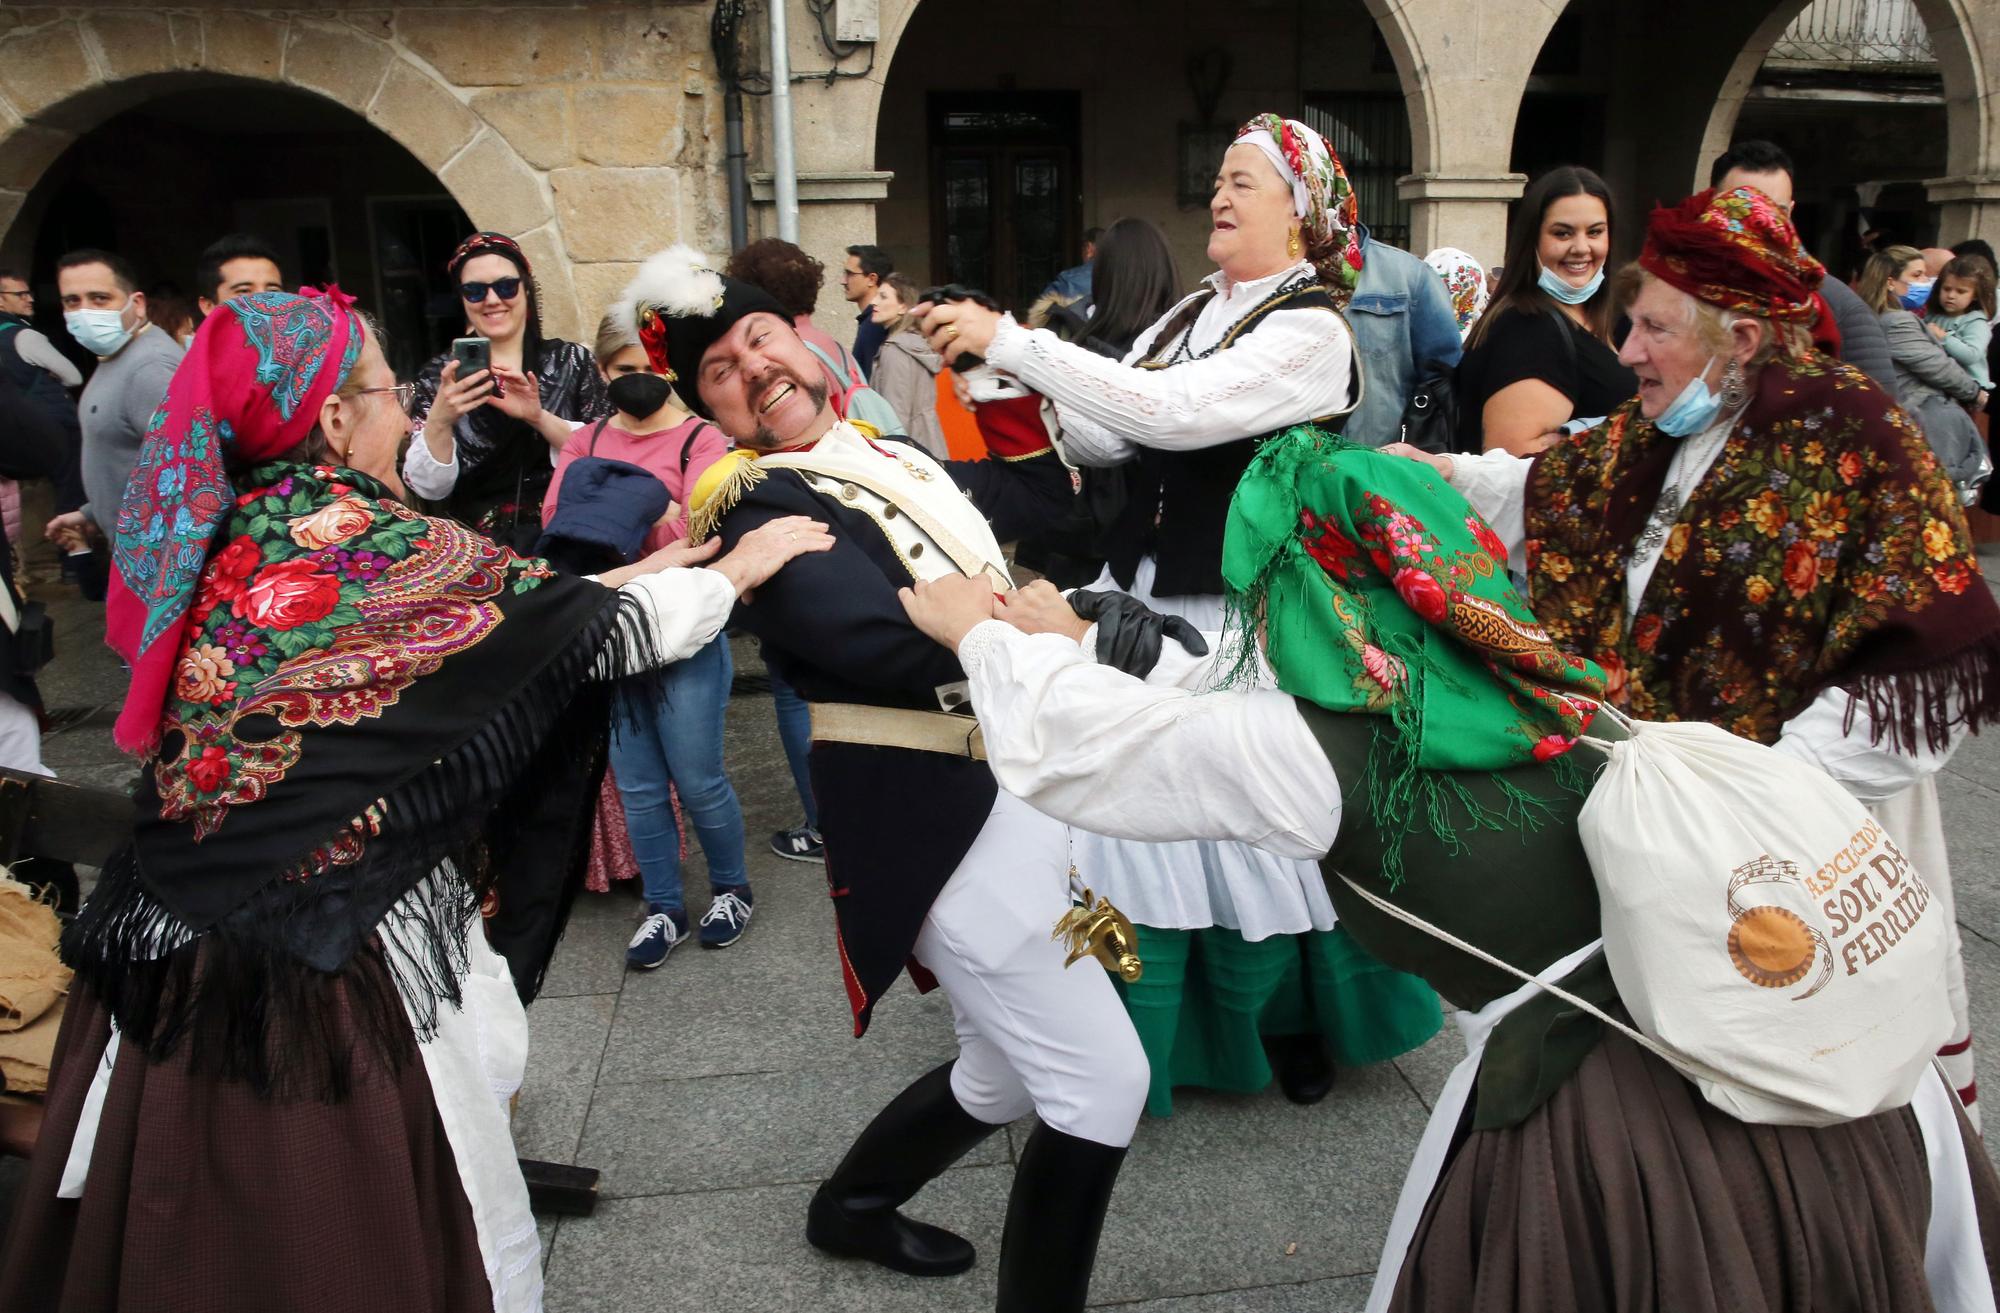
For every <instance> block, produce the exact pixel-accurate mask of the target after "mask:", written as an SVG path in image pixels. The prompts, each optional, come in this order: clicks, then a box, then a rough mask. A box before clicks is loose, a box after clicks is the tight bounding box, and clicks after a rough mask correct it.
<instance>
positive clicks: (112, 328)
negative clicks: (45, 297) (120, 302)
mask: <svg viewBox="0 0 2000 1313" xmlns="http://www.w3.org/2000/svg"><path fill="white" fill-rule="evenodd" d="M126 304H127V305H129V304H131V303H130V302H129V301H128V302H127V303H126ZM63 326H64V327H65V328H67V329H69V335H70V336H71V337H73V338H75V339H76V342H77V345H78V346H80V347H82V348H83V349H84V350H85V351H88V352H90V354H92V355H94V356H115V355H117V354H118V351H119V349H120V348H121V347H123V346H124V345H125V344H126V343H127V342H129V341H131V340H132V330H131V329H129V328H127V327H125V311H124V309H123V308H120V309H117V310H66V311H64V312H63Z"/></svg>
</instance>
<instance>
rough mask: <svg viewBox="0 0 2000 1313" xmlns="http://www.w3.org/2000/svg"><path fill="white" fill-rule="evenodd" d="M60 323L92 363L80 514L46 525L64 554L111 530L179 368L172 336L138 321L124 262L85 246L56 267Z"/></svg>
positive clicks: (141, 311)
mask: <svg viewBox="0 0 2000 1313" xmlns="http://www.w3.org/2000/svg"><path fill="white" fill-rule="evenodd" d="M56 290H57V291H58V292H60V293H61V294H62V306H63V323H64V325H65V326H66V327H67V328H68V329H69V332H70V336H71V337H74V338H75V339H76V340H77V342H78V343H79V344H80V345H81V346H82V347H83V348H84V350H86V351H89V352H90V353H91V354H93V355H95V356H96V357H97V359H98V364H97V372H96V373H94V374H92V375H91V376H90V382H89V383H88V384H86V385H85V386H84V389H83V398H82V401H81V403H80V413H79V416H78V418H79V419H80V420H81V422H82V428H83V492H84V497H85V502H84V505H83V507H82V509H81V510H74V511H64V512H63V513H61V514H59V515H57V516H56V517H55V518H54V519H53V520H50V521H49V524H48V529H47V534H48V536H49V538H51V539H53V540H54V541H56V542H58V543H60V544H62V546H63V547H64V548H65V549H66V550H69V551H77V550H79V549H80V548H81V547H83V546H84V545H85V542H86V536H87V535H88V534H91V533H95V535H96V536H97V537H99V538H102V539H105V540H107V541H108V540H109V539H110V538H111V536H112V534H113V532H114V531H115V530H116V528H117V517H118V505H119V503H120V502H122V501H123V500H124V499H125V485H126V484H127V483H129V482H131V479H132V467H133V466H134V465H135V464H137V463H138V460H139V444H140V443H141V442H142V441H143V440H144V439H145V436H146V425H147V423H148V422H149V421H150V420H151V419H152V417H153V412H154V411H155V410H157V409H158V408H159V405H160V402H161V400H162V399H163V398H164V397H165V396H166V395H167V384H168V383H170V382H172V381H173V377H174V370H175V369H176V368H178V367H179V365H180V363H181V347H180V343H178V342H176V341H174V338H173V334H171V333H166V332H160V331H156V330H155V329H154V328H153V326H152V325H151V324H150V323H148V322H147V320H146V294H145V293H144V292H141V291H140V290H139V280H138V277H137V276H136V275H135V274H134V273H133V271H132V266H131V265H130V264H128V263H126V261H125V259H124V257H122V256H118V255H114V254H112V253H111V252H110V251H100V250H95V249H89V248H86V249H84V250H79V251H71V252H70V253H69V254H68V255H65V256H63V257H62V259H60V260H58V261H57V262H56Z"/></svg>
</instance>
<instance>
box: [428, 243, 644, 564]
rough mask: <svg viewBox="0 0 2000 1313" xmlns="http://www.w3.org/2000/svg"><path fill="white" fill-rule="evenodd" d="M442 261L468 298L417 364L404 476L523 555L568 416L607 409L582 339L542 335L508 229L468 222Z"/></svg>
mask: <svg viewBox="0 0 2000 1313" xmlns="http://www.w3.org/2000/svg"><path fill="white" fill-rule="evenodd" d="M449 268H450V270H451V279H452V282H453V283H454V284H456V285H457V288H458V292H459V295H460V296H461V297H463V298H464V300H465V319H466V336H465V337H464V338H461V339H460V340H459V341H458V342H455V343H454V344H453V347H452V349H451V350H450V351H446V352H442V353H440V354H439V355H437V356H436V357H434V358H433V359H432V360H431V361H430V363H429V364H427V365H425V366H424V368H423V371H422V372H421V373H419V374H418V375H417V390H416V397H415V400H414V401H413V402H412V404H411V412H410V413H411V415H412V417H413V418H414V419H415V421H416V423H417V424H418V425H419V426H420V429H421V432H420V433H419V435H418V437H417V440H416V441H414V442H412V443H411V444H410V450H409V454H408V455H407V456H405V457H404V460H403V481H404V482H405V483H406V484H407V485H408V486H409V489H410V491H411V492H414V493H415V494H417V495H418V496H419V497H422V498H424V499H425V500H426V501H431V502H436V503H439V504H440V505H441V506H442V508H443V509H444V511H445V513H446V514H448V515H450V516H451V517H452V518H453V519H455V520H458V521H460V522H461V523H464V524H467V525H470V526H471V527H472V528H474V529H476V530H478V531H479V532H480V533H482V534H484V535H485V536H487V537H489V538H491V539H493V540H494V541H495V542H498V543H501V544H503V545H505V546H508V547H512V548H513V549H514V550H515V551H517V552H521V553H523V554H528V553H530V552H531V551H532V550H533V548H534V545H535V540H536V539H537V538H539V537H540V536H541V532H542V499H543V497H544V496H545V495H546V494H547V492H548V487H549V476H550V474H551V472H552V470H553V468H554V453H555V452H558V451H561V450H562V448H563V444H564V443H566V442H568V441H569V437H570V432H571V427H572V425H573V424H574V423H576V422H577V421H581V420H594V419H599V418H602V417H603V416H606V415H609V414H610V413H611V403H610V402H609V401H608V400H607V399H606V397H605V393H604V379H603V377H602V376H601V375H600V374H599V373H598V372H597V365H596V362H595V361H594V360H592V359H591V354H590V352H589V351H588V350H587V349H586V348H584V347H583V346H581V345H579V344H578V343H575V342H565V341H563V340H561V339H560V338H545V337H543V336H542V321H541V313H540V305H539V303H538V302H537V300H536V296H535V277H534V271H533V270H532V269H530V268H529V266H528V257H527V256H525V255H523V254H522V253H521V248H520V245H519V244H518V243H516V242H515V241H514V239H513V238H511V237H507V236H505V235H503V234H501V233H493V232H479V233H474V234H472V236H470V237H468V238H466V239H465V240H464V241H463V242H461V243H459V247H458V250H457V251H455V252H453V253H452V257H451V263H450V266H449ZM481 347H484V348H485V350H484V353H483V357H484V358H483V359H482V353H481V350H480V348H481ZM482 366H483V367H482Z"/></svg>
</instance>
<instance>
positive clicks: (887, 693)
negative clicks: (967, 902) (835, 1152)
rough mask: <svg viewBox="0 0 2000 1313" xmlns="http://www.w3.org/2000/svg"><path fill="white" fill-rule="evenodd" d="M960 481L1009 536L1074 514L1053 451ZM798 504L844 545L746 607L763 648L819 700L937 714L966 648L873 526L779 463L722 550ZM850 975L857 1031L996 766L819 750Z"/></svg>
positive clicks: (739, 513) (961, 844)
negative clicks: (922, 619)
mask: <svg viewBox="0 0 2000 1313" xmlns="http://www.w3.org/2000/svg"><path fill="white" fill-rule="evenodd" d="M944 467H945V469H946V471H947V472H949V473H950V475H951V477H952V479H953V480H954V481H955V482H956V483H957V484H958V486H959V487H960V488H961V489H962V490H964V492H965V493H966V495H967V496H969V497H970V498H971V499H972V501H973V504H974V505H976V506H978V507H979V509H980V511H981V512H983V513H984V514H985V515H986V517H987V519H988V520H989V521H991V523H992V525H993V530H994V537H995V538H996V539H998V540H999V541H1001V542H1008V541H1012V540H1014V539H1017V538H1020V537H1022V536H1023V535H1026V534H1032V533H1038V532H1041V531H1043V530H1045V529H1047V528H1048V527H1049V525H1051V524H1053V523H1056V522H1058V521H1060V520H1061V519H1062V517H1063V516H1064V515H1066V514H1067V513H1068V510H1069V503H1070V498H1071V496H1072V493H1071V483H1070V476H1069V470H1068V469H1067V468H1066V467H1065V466H1064V465H1063V463H1062V462H1061V460H1060V459H1058V458H1057V456H1056V454H1055V453H1054V452H1053V451H1043V452H1042V453H1040V454H1038V455H1033V456H1028V457H1025V458H1016V459H1012V460H983V461H946V462H944ZM787 515H810V516H812V517H814V518H815V519H819V520H824V521H826V522H827V523H828V525H829V526H830V527H831V529H832V533H833V537H834V545H833V548H832V550H830V551H827V552H821V553H816V554H812V555H807V556H801V557H799V558H797V559H796V560H794V561H792V562H791V563H790V564H788V565H787V566H785V568H784V569H783V570H780V571H779V572H778V574H777V575H776V576H775V577H773V578H772V579H771V580H770V581H769V582H768V583H766V584H764V585H763V586H761V587H760V588H758V589H757V591H756V593H755V595H754V597H753V598H752V600H751V601H749V602H747V603H745V604H743V605H742V606H740V607H739V608H738V609H737V613H736V617H735V618H736V622H737V623H738V624H740V625H741V626H742V627H744V628H746V629H748V630H749V631H750V632H751V633H754V634H756V635H757V636H758V638H760V639H762V640H763V644H764V659H765V661H766V662H767V663H768V664H769V665H770V666H771V667H772V669H774V670H775V671H776V672H777V673H778V674H779V675H780V676H781V677H782V678H784V679H785V680H786V681H787V682H788V683H790V684H791V685H792V686H793V687H794V688H796V689H798V690H799V693H800V695H801V696H803V697H804V698H805V699H806V700H807V701H808V702H858V703H863V704H866V705H871V706H883V707H913V708H918V709H921V710H928V711H937V710H939V709H940V708H939V703H938V696H937V689H938V686H939V685H943V684H953V683H957V682H959V681H960V680H962V679H964V678H965V672H964V671H963V670H962V669H961V668H960V667H959V664H958V656H957V654H956V653H953V652H950V651H948V650H946V649H945V648H943V647H940V646H939V645H938V644H937V643H935V642H933V641H931V640H930V639H929V638H927V637H925V636H924V634H923V633H922V632H921V631H920V630H918V629H917V627H916V626H915V625H912V624H911V623H910V620H909V617H908V616H906V615H905V614H904V613H903V606H902V603H901V602H899V601H898V600H897V598H896V592H897V590H898V589H900V588H905V587H908V586H909V584H910V583H911V582H912V578H911V575H910V572H909V570H908V568H907V567H905V566H904V564H903V562H902V560H901V559H900V558H899V557H898V556H897V555H896V553H895V551H894V550H893V549H892V548H891V546H890V544H889V542H888V540H887V538H885V537H884V536H883V534H882V531H881V529H880V528H879V527H878V526H877V525H876V524H875V522H874V521H873V520H871V519H869V518H868V516H867V515H865V514H863V513H862V512H861V511H859V510H856V509H853V508H851V507H849V506H846V505H844V504H843V503H841V502H840V500H839V499H838V498H834V497H826V496H822V495H820V494H819V493H816V492H814V491H813V490H812V489H811V488H810V487H808V486H807V484H806V481H805V479H804V478H803V477H802V476H801V475H800V474H799V473H798V472H796V471H793V470H775V471H773V472H772V473H771V475H770V476H769V477H768V478H766V479H765V480H764V481H763V482H761V483H759V484H757V485H756V486H754V487H752V488H751V489H750V490H749V491H748V492H747V493H745V494H744V496H743V500H742V501H741V502H740V503H738V504H737V505H736V507H735V508H734V509H732V510H731V511H729V512H728V514H727V515H725V516H724V517H723V519H722V523H721V529H720V533H721V537H722V540H723V550H725V551H727V550H729V549H731V548H733V547H734V546H735V545H736V543H737V542H738V541H739V540H740V539H741V538H742V537H743V535H744V534H746V533H748V532H750V531H751V530H752V529H755V528H757V527H758V526H759V525H763V524H767V523H769V522H770V521H772V520H775V519H779V518H782V517H784V516H787ZM810 761H811V767H812V781H813V794H814V797H815V799H816V801H817V802H818V805H819V815H820V833H821V837H822V838H824V839H825V841H826V878H827V886H828V891H829V892H830V893H831V894H832V895H833V898H834V911H835V920H836V923H837V926H838V932H839V939H840V943H839V949H840V961H841V973H842V977H843V980H844V983H845V984H846V986H847V993H848V1001H849V1003H850V1004H852V1006H853V1008H854V1033H855V1034H856V1035H859V1034H861V1033H862V1032H863V1031H864V1030H866V1029H867V1027H868V1017H869V1013H870V1011H871V1010H872V1009H873V1007H874V1004H875V1000H877V999H879V998H880V997H881V996H882V995H883V994H884V993H885V992H886V991H887V990H888V988H889V986H890V985H891V984H893V983H894V982H895V978H896V976H897V974H898V973H899V972H901V971H902V969H903V966H904V964H905V962H906V961H907V960H908V958H909V954H910V948H911V946H912V945H913V944H914V943H915V942H916V938H917V931H918V930H919V929H920V928H921V927H922V925H923V920H924V916H925V915H926V914H927V913H928V912H929V911H930V906H931V903H932V902H933V901H934V900H935V899H936V897H937V894H938V891H939V890H940V889H942V888H943V887H944V883H945V881H946V880H948V879H950V878H951V873H952V872H953V871H954V870H955V869H957V867H958V863H959V861H960V859H962V858H963V857H964V856H965V854H966V851H967V850H968V849H970V848H971V847H972V841H973V840H974V839H975V838H977V837H978V835H979V831H980V827H981V826H983V825H984V824H985V823H986V816H987V813H988V812H989V811H991V810H992V807H993V800H994V797H995V795H996V794H997V792H998V786H996V785H995V784H994V782H993V773H992V772H991V771H989V770H988V769H987V768H986V763H984V762H981V761H973V760H971V759H969V758H960V757H950V756H944V755H942V754H938V753H930V752H914V751H910V750H907V749H902V748H878V747H869V746H866V745H862V744H854V743H819V742H816V743H814V744H813V746H812V756H811V758H810Z"/></svg>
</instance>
